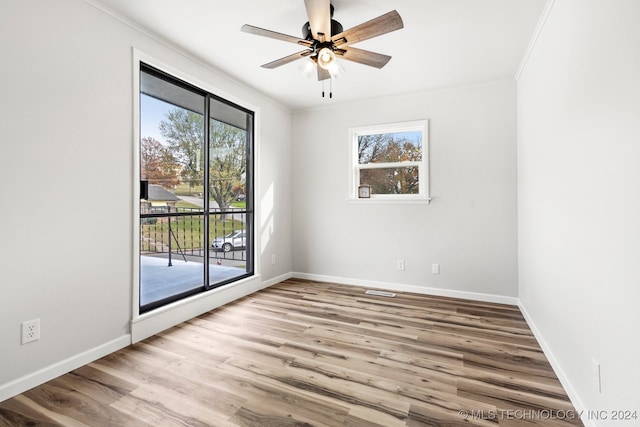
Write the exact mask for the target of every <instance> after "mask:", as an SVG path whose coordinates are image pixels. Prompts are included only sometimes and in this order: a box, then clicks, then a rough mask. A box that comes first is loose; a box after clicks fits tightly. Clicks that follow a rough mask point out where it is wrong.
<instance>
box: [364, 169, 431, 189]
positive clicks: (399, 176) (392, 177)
mask: <svg viewBox="0 0 640 427" xmlns="http://www.w3.org/2000/svg"><path fill="white" fill-rule="evenodd" d="M360 184H366V185H370V186H371V194H372V195H375V194H419V192H420V191H419V190H420V186H419V180H418V167H397V168H379V169H361V170H360Z"/></svg>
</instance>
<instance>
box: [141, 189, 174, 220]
mask: <svg viewBox="0 0 640 427" xmlns="http://www.w3.org/2000/svg"><path fill="white" fill-rule="evenodd" d="M178 200H180V198H179V197H178V196H176V195H175V194H173V193H172V192H171V191H169V190H167V189H165V188H164V187H162V186H161V185H157V184H149V197H148V198H147V199H146V200H140V213H141V214H148V213H164V212H167V211H168V210H169V209H168V208H171V209H172V210H174V209H175V207H176V202H177V201H178Z"/></svg>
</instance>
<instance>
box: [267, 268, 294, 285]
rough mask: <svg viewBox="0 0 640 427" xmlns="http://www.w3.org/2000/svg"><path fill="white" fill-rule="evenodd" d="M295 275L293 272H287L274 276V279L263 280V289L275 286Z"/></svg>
mask: <svg viewBox="0 0 640 427" xmlns="http://www.w3.org/2000/svg"><path fill="white" fill-rule="evenodd" d="M292 277H293V273H291V272H289V273H285V274H282V275H280V276H277V277H274V278H273V279H269V280H265V281H264V282H262V289H265V288H268V287H269V286H273V285H275V284H277V283H280V282H284V281H285V280H287V279H291V278H292Z"/></svg>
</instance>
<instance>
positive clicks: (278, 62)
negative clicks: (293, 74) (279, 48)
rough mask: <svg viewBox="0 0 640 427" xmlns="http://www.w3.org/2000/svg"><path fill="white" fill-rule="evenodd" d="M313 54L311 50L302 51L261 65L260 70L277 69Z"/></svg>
mask: <svg viewBox="0 0 640 427" xmlns="http://www.w3.org/2000/svg"><path fill="white" fill-rule="evenodd" d="M312 53H313V51H311V50H303V51H302V52H298V53H294V54H292V55H289V56H285V57H284V58H280V59H276V60H275V61H271V62H269V63H267V64H264V65H261V67H262V68H269V69H273V68H277V67H279V66H281V65H284V64H288V63H289V62H293V61H295V60H297V59H300V58H304V57H305V56H309V55H311V54H312Z"/></svg>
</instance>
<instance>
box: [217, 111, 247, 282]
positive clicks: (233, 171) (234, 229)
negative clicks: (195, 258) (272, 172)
mask: <svg viewBox="0 0 640 427" xmlns="http://www.w3.org/2000/svg"><path fill="white" fill-rule="evenodd" d="M247 116H249V114H248V113H245V112H244V111H242V110H239V109H236V108H234V107H233V106H231V105H228V104H226V103H224V102H221V101H219V100H216V99H211V101H210V118H209V130H210V131H209V192H210V196H211V200H210V202H209V203H210V207H211V209H210V212H211V222H210V240H211V249H212V251H213V253H212V255H211V256H212V257H214V258H215V262H212V263H211V266H210V282H211V285H212V286H215V284H216V283H217V282H219V281H222V280H229V278H233V277H235V276H242V275H245V274H246V273H247V272H249V271H251V267H250V263H249V262H247V261H248V257H247V250H248V249H249V248H250V244H249V243H250V239H249V238H248V217H247V198H246V195H247V165H248V162H247V153H248V150H247V147H248V144H249V132H248V131H247V129H248V128H249V127H250V126H248V124H250V123H251V122H250V121H248V117H247Z"/></svg>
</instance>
